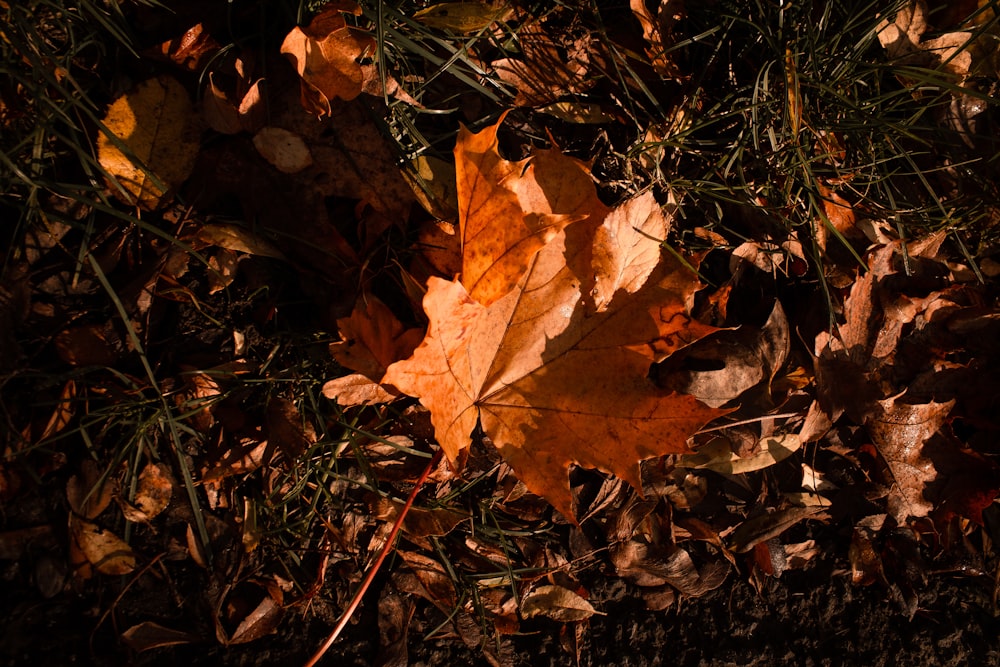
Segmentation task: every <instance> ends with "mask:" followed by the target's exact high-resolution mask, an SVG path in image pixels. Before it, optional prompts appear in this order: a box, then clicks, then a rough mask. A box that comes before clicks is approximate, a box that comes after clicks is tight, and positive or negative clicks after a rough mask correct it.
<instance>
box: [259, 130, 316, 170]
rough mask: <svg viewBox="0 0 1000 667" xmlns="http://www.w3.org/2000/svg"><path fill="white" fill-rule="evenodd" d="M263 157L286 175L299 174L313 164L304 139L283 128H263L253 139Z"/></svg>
mask: <svg viewBox="0 0 1000 667" xmlns="http://www.w3.org/2000/svg"><path fill="white" fill-rule="evenodd" d="M253 145H254V148H256V149H257V152H258V153H260V154H261V156H262V157H263V158H264V159H265V160H267V161H268V162H270V163H271V164H272V165H274V168H275V169H278V170H279V171H283V172H285V173H286V174H297V173H299V172H300V171H302V170H303V169H305V168H306V167H308V166H309V165H311V164H312V163H313V157H312V153H310V152H309V147H308V146H306V142H304V141H302V137H300V136H299V135H297V134H294V133H292V132H289V131H288V130H286V129H284V128H281V127H262V128H261V129H260V131H259V132H258V133H257V134H255V135H254V137H253Z"/></svg>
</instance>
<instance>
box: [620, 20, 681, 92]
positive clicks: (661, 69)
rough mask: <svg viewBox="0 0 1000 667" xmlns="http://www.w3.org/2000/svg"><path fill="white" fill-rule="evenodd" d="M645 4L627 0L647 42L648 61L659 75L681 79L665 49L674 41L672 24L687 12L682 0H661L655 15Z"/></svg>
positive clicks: (678, 70) (675, 65)
mask: <svg viewBox="0 0 1000 667" xmlns="http://www.w3.org/2000/svg"><path fill="white" fill-rule="evenodd" d="M646 4H647V3H646V0H629V7H630V8H631V9H632V14H633V15H634V16H635V18H636V19H637V20H638V21H639V24H640V25H641V26H642V36H643V38H644V39H645V40H646V42H647V43H648V44H649V46H648V47H647V48H646V55H647V56H648V57H649V62H650V64H651V65H652V66H653V68H654V69H655V70H656V72H657V73H658V74H660V75H661V76H665V77H669V78H671V79H676V80H681V79H683V78H684V77H683V76H682V75H681V73H680V69H679V68H678V67H677V64H676V63H674V62H673V60H672V59H671V57H670V55H669V54H668V53H667V50H668V49H669V48H670V47H671V46H672V45H673V42H674V41H675V39H674V37H673V35H672V34H671V33H672V32H673V27H674V25H675V24H676V23H677V22H678V21H680V20H681V19H683V18H684V17H685V15H686V13H687V12H686V11H685V8H684V0H661V2H659V7H658V9H657V12H656V15H655V16H654V15H653V14H652V12H650V11H649V9H648V8H647V6H646Z"/></svg>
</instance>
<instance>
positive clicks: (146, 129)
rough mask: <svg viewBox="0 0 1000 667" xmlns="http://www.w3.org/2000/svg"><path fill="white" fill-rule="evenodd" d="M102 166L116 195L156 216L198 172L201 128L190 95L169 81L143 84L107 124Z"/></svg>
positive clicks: (121, 101)
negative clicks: (158, 208)
mask: <svg viewBox="0 0 1000 667" xmlns="http://www.w3.org/2000/svg"><path fill="white" fill-rule="evenodd" d="M102 120H103V123H104V126H105V127H106V128H107V133H104V132H102V133H101V134H100V135H99V136H98V137H97V150H98V160H99V161H100V163H101V166H102V167H103V168H104V170H105V171H106V173H107V175H108V177H109V179H111V180H112V183H111V184H112V186H113V189H114V192H115V195H116V196H117V197H119V198H121V199H122V200H123V201H125V202H126V203H128V204H137V205H139V206H141V207H142V208H145V209H148V210H152V209H155V208H156V207H158V206H159V205H160V203H161V202H162V201H163V200H164V199H165V197H166V196H167V194H168V193H169V192H170V191H172V190H174V189H176V188H177V187H178V186H179V185H180V184H181V183H183V182H184V181H185V180H186V179H187V177H188V176H190V175H191V171H192V169H194V164H195V160H196V159H197V156H198V149H199V139H200V135H201V126H200V123H199V122H198V116H197V115H196V114H195V112H194V107H193V106H192V105H191V100H190V98H189V97H188V94H187V91H186V90H184V87H183V86H182V85H181V84H180V83H178V82H177V80H176V79H174V78H172V77H169V76H160V77H157V78H155V79H148V80H146V81H143V82H142V83H140V84H139V85H138V86H137V87H136V89H135V90H134V91H133V92H131V93H128V94H127V95H124V96H122V97H119V98H118V99H117V100H115V101H114V103H112V105H111V106H110V107H109V108H108V112H107V114H106V115H105V116H104V118H103V119H102Z"/></svg>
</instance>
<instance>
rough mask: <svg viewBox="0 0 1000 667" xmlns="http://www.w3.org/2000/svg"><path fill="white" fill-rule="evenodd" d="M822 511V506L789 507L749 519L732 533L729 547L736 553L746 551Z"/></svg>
mask: <svg viewBox="0 0 1000 667" xmlns="http://www.w3.org/2000/svg"><path fill="white" fill-rule="evenodd" d="M822 511H823V507H821V506H811V507H789V508H787V509H783V510H776V511H774V512H768V513H766V514H761V515H760V516H757V517H754V518H753V519H748V520H747V521H744V522H743V523H741V524H740V525H739V527H738V528H737V529H736V530H734V531H733V534H732V535H730V539H729V543H730V547H729V548H730V550H731V551H735V552H736V553H740V554H742V553H746V552H748V551H750V550H751V549H753V548H754V547H755V546H757V545H758V544H760V543H761V542H764V541H766V540H769V539H771V538H772V537H778V536H779V535H781V534H782V533H783V532H785V531H786V530H788V529H789V528H791V527H792V526H794V525H795V524H797V523H798V522H799V521H802V520H803V519H808V518H810V517H816V516H817V515H818V514H819V513H820V512H822Z"/></svg>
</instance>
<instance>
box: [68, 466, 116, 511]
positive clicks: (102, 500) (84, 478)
mask: <svg viewBox="0 0 1000 667" xmlns="http://www.w3.org/2000/svg"><path fill="white" fill-rule="evenodd" d="M104 472H105V471H103V470H101V469H100V467H98V465H97V464H96V463H94V462H93V461H92V460H90V459H86V460H84V461H82V462H81V463H80V472H79V474H76V475H73V476H72V477H70V478H69V481H68V482H66V499H67V500H68V501H69V506H70V509H72V510H73V512H75V513H76V514H78V515H80V516H81V517H83V518H85V519H93V518H96V517H97V516H98V515H99V514H101V513H102V512H103V511H104V510H106V509H107V508H108V505H110V504H111V500H112V498H113V497H114V493H115V485H114V483H113V482H111V481H110V480H108V479H106V478H105V477H104Z"/></svg>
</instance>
